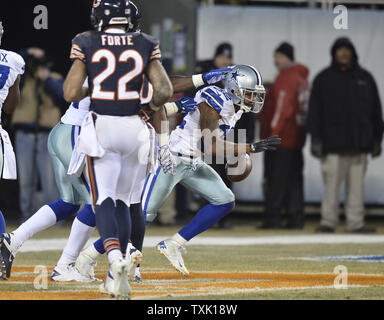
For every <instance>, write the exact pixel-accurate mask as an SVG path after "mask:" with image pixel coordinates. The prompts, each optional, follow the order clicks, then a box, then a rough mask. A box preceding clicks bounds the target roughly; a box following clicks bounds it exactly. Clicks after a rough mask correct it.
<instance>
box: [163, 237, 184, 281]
mask: <svg viewBox="0 0 384 320" xmlns="http://www.w3.org/2000/svg"><path fill="white" fill-rule="evenodd" d="M156 249H157V250H158V251H159V252H160V253H161V254H163V255H164V256H165V257H166V258H167V259H168V260H169V262H170V263H171V264H172V265H173V267H174V268H175V269H176V270H177V271H179V272H180V273H181V274H182V275H183V276H188V275H189V271H188V270H187V268H186V267H185V265H184V260H183V256H182V255H181V252H182V251H184V252H186V250H185V248H184V247H183V246H182V245H180V244H178V243H177V242H176V241H174V240H172V239H166V240H163V241H161V242H159V243H158V244H157V246H156Z"/></svg>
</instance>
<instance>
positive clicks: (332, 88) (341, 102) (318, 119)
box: [308, 38, 384, 154]
mask: <svg viewBox="0 0 384 320" xmlns="http://www.w3.org/2000/svg"><path fill="white" fill-rule="evenodd" d="M341 47H346V48H349V49H350V50H351V51H352V56H353V59H352V60H353V61H352V65H351V66H350V67H349V68H347V67H345V66H342V65H340V64H338V63H337V61H336V58H335V56H336V51H337V50H338V49H339V48H341ZM331 56H332V64H331V66H329V67H328V68H326V69H324V70H323V71H321V72H320V73H319V74H318V75H317V76H316V78H315V79H314V81H313V85H312V90H311V96H310V101H309V110H308V131H309V133H310V134H311V137H312V142H313V143H317V144H321V146H322V150H323V154H327V153H339V154H340V153H352V154H353V153H369V152H372V151H373V148H374V146H375V145H377V144H379V145H380V144H381V141H382V136H383V128H384V125H383V118H382V110H381V102H380V97H379V93H378V89H377V86H376V83H375V80H374V78H373V77H372V75H371V74H370V73H369V72H368V71H366V70H364V69H363V68H361V67H360V66H359V63H358V55H357V53H356V50H355V47H354V46H353V44H352V43H351V41H350V40H349V39H348V38H339V39H337V40H336V41H335V43H334V44H333V46H332V48H331Z"/></svg>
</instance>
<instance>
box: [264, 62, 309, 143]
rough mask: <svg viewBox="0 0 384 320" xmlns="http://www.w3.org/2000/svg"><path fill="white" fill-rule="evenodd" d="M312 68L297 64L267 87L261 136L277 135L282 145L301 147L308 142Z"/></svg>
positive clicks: (284, 71) (285, 70) (282, 72)
mask: <svg viewBox="0 0 384 320" xmlns="http://www.w3.org/2000/svg"><path fill="white" fill-rule="evenodd" d="M308 73H309V72H308V68H307V67H305V66H304V65H300V64H295V65H293V66H291V67H289V68H287V69H284V70H282V71H281V72H280V73H279V75H278V76H277V78H276V80H275V82H274V83H273V84H272V86H271V87H270V88H269V89H268V90H267V95H266V99H265V104H264V108H263V111H262V113H261V138H262V139H265V138H267V137H269V136H273V135H277V136H279V137H280V138H281V139H282V141H281V145H280V148H285V149H300V148H302V147H303V146H304V144H305V137H306V113H307V109H308V99H309V85H308Z"/></svg>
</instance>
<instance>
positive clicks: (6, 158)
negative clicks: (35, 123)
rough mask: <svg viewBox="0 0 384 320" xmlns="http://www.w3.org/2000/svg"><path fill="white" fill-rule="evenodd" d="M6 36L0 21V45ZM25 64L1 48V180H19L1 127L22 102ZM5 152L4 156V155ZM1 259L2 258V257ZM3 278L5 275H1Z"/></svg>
mask: <svg viewBox="0 0 384 320" xmlns="http://www.w3.org/2000/svg"><path fill="white" fill-rule="evenodd" d="M3 34H4V29H3V24H2V22H1V21H0V45H1V38H2V36H3ZM24 69H25V62H24V60H23V58H22V57H21V56H20V55H18V54H17V53H15V52H12V51H7V50H4V49H1V48H0V141H1V144H2V145H1V146H0V172H2V176H1V178H3V179H11V180H14V179H16V178H17V173H16V160H15V154H14V152H13V147H12V144H11V140H10V139H9V136H8V133H7V132H6V131H5V130H4V129H3V128H2V126H1V111H4V112H5V113H6V114H11V113H13V111H14V110H15V108H16V106H17V104H18V103H19V101H20V77H21V75H22V74H23V73H24ZM3 150H4V154H3ZM3 232H5V220H4V217H3V214H2V213H1V211H0V234H1V233H3ZM0 259H1V256H0ZM0 278H1V279H2V278H3V273H2V272H1V273H0Z"/></svg>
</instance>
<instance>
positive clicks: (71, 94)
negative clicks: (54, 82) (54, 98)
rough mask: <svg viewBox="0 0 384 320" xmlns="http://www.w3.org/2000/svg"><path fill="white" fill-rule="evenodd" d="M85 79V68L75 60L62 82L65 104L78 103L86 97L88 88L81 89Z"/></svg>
mask: <svg viewBox="0 0 384 320" xmlns="http://www.w3.org/2000/svg"><path fill="white" fill-rule="evenodd" d="M86 78H87V67H86V65H85V63H84V62H82V61H80V60H75V61H74V62H73V64H72V67H71V70H69V73H68V75H67V78H66V79H65V81H64V86H63V90H64V99H65V100H66V101H67V102H79V101H80V100H82V99H84V98H85V97H86V96H87V95H88V88H85V87H83V83H84V81H85V79H86Z"/></svg>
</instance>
